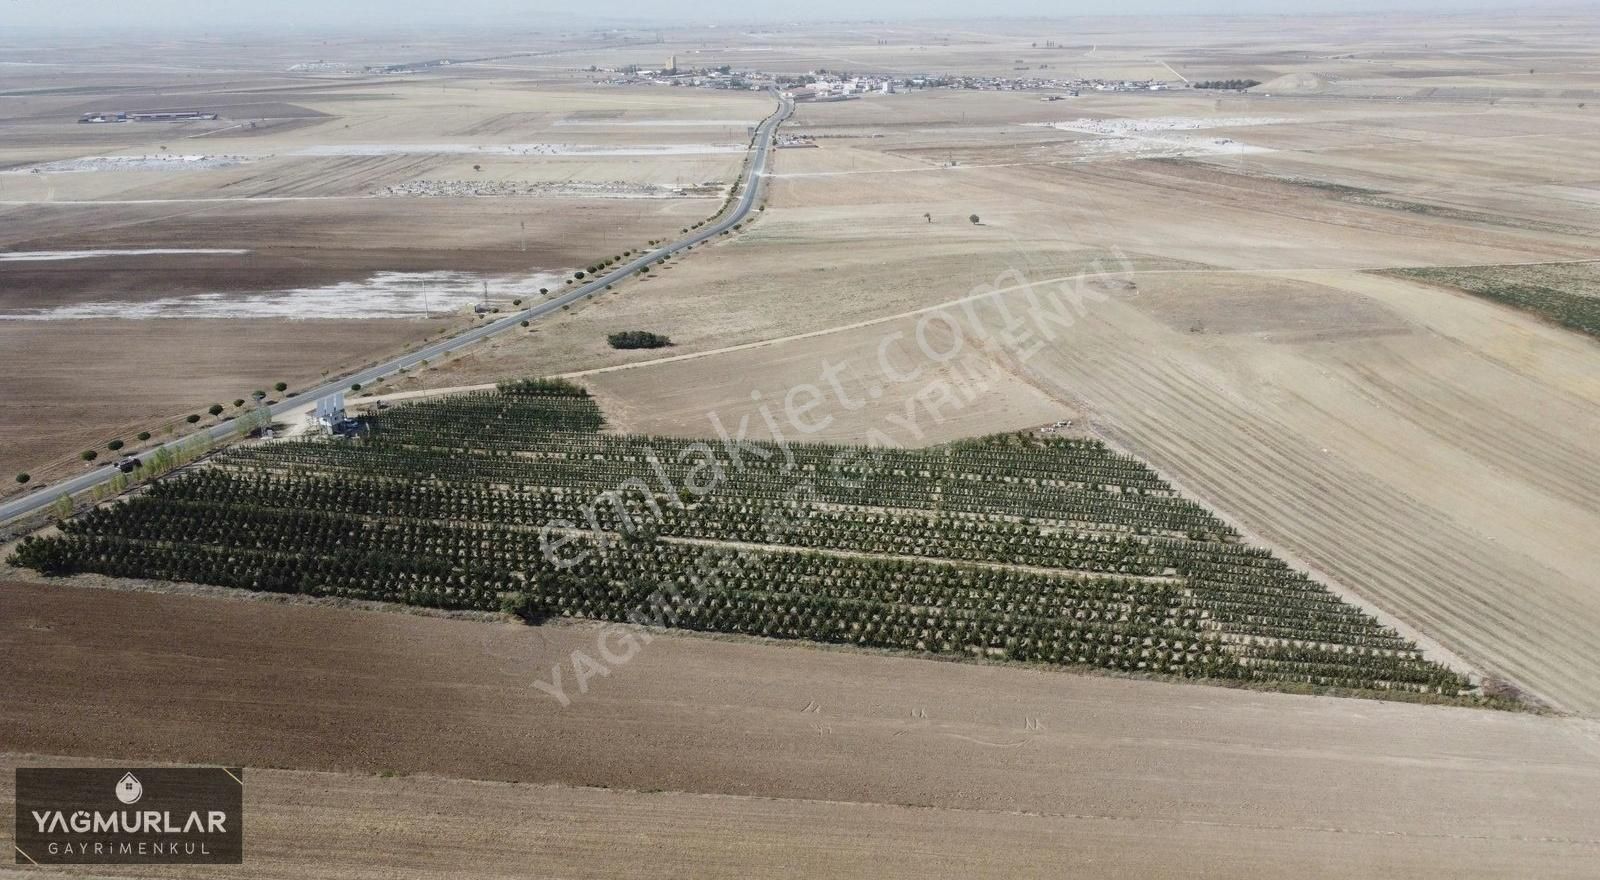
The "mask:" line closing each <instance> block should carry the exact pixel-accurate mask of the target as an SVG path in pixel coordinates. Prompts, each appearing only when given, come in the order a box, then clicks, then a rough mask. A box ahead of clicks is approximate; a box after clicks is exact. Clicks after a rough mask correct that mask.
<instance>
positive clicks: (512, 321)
mask: <svg viewBox="0 0 1600 880" xmlns="http://www.w3.org/2000/svg"><path fill="white" fill-rule="evenodd" d="M793 111H794V104H793V103H792V102H790V101H789V100H788V99H785V98H779V102H778V109H777V111H776V112H775V113H773V115H771V116H769V117H767V119H766V120H765V121H764V122H762V123H761V126H760V128H759V129H758V131H757V132H756V140H755V155H754V156H753V157H752V159H751V161H750V170H749V173H748V175H747V176H746V178H745V182H744V188H743V191H742V194H741V196H740V198H739V204H738V205H736V206H735V207H734V210H733V212H732V213H731V214H729V215H728V216H727V217H725V218H723V219H722V220H721V221H719V222H717V223H715V224H713V225H711V226H707V227H705V228H704V229H701V230H699V231H697V232H695V233H694V234H692V235H690V236H689V237H687V238H684V239H680V240H678V241H675V242H673V243H672V244H669V245H666V246H665V247H662V248H659V249H657V250H654V251H651V252H650V253H648V254H645V255H643V256H641V257H636V258H635V259H634V260H633V261H632V262H630V263H627V264H625V265H623V266H621V267H619V268H617V269H613V270H612V271H611V272H610V273H608V274H606V275H602V276H600V277H598V278H594V279H591V280H590V281H589V282H587V283H585V284H583V285H581V286H576V287H573V288H572V289H571V290H570V291H568V292H566V293H564V294H562V295H560V296H558V297H556V298H554V299H551V300H547V301H545V302H542V303H539V304H538V305H535V306H533V307H532V308H528V309H524V310H522V311H520V312H516V313H514V314H511V315H507V316H506V317H504V318H500V319H499V320H496V321H493V322H491V323H488V324H484V325H481V326H478V327H473V328H472V329H470V330H466V331H463V332H461V333H459V334H457V335H455V336H452V337H450V338H449V339H446V340H443V341H441V342H436V343H434V344H432V345H429V346H428V347H426V348H420V349H417V350H416V351H413V352H411V353H409V354H405V355H402V356H400V357H397V358H395V359H394V360H391V361H386V362H384V363H381V364H378V365H377V366H375V367H369V368H368V369H365V370H362V371H361V372H359V373H354V374H352V375H349V376H345V377H343V378H340V379H337V380H335V381H332V382H329V383H327V384H325V385H322V386H320V387H318V388H314V389H312V390H310V391H306V392H304V393H302V394H300V395H298V396H296V397H292V398H289V399H288V400H284V401H282V402H280V403H277V404H274V405H273V406H272V407H271V409H272V414H273V415H274V416H277V415H281V414H282V413H284V412H286V411H288V410H292V409H299V408H301V407H304V406H305V405H306V404H308V403H311V402H313V401H316V400H319V399H321V398H324V397H328V396H330V395H333V394H337V393H339V392H340V391H345V390H347V389H348V388H349V387H350V386H351V385H354V384H356V383H360V384H363V385H365V384H368V383H370V382H373V381H375V380H377V379H379V378H382V377H383V376H387V375H389V374H391V373H394V372H396V371H398V370H399V369H400V368H402V367H412V366H415V365H416V364H418V363H419V362H421V361H425V360H431V359H434V358H437V357H439V356H441V355H443V354H445V353H447V352H452V351H455V350H457V349H459V348H461V347H462V346H464V345H469V344H471V343H474V342H477V341H479V340H482V339H487V338H489V337H490V336H494V335H495V334H497V333H504V332H505V331H507V330H510V329H512V328H513V327H519V326H521V324H522V322H523V321H532V320H534V319H536V318H541V317H544V316H545V315H548V314H550V313H551V312H554V311H557V310H559V309H560V308H561V307H562V306H564V305H567V304H569V303H573V302H576V301H578V300H580V299H583V298H584V297H586V296H589V295H590V294H593V293H596V292H598V291H601V290H604V289H605V287H606V285H607V284H612V283H614V282H617V281H622V280H624V279H626V278H627V277H629V276H630V275H632V274H633V273H635V272H637V271H639V269H641V268H643V267H644V266H646V265H648V264H650V263H653V262H655V261H656V260H659V259H661V258H663V257H667V256H671V255H672V254H676V253H678V252H679V251H682V250H684V249H685V248H688V247H689V246H691V245H696V244H699V243H700V242H703V241H706V240H707V239H710V238H712V237H714V236H717V235H720V234H722V233H723V232H724V231H725V230H728V229H732V228H733V225H734V224H735V223H739V222H741V221H743V220H744V218H745V217H746V216H748V215H749V213H750V211H751V209H752V208H753V207H755V203H756V196H757V195H758V190H759V189H760V184H761V175H762V174H763V173H764V172H765V171H766V168H767V159H768V157H769V155H770V154H771V152H772V143H773V139H774V137H775V135H776V132H777V130H778V125H779V124H781V123H782V122H783V121H784V120H785V119H787V118H788V116H789V114H790V113H791V112H793ZM235 430H236V426H235V425H234V423H232V422H224V423H222V424H219V425H215V426H213V427H212V428H210V429H209V431H208V432H207V433H209V434H210V436H211V437H212V438H213V439H217V440H220V439H222V438H224V437H227V436H229V435H231V434H233V433H234V431H235ZM195 436H199V435H195V434H191V435H189V437H184V438H180V439H177V440H173V441H171V442H170V443H167V444H165V445H166V446H167V447H177V446H178V445H179V444H181V443H184V442H186V441H189V440H190V439H191V438H193V437H195ZM153 451H154V450H153V449H152V450H147V451H146V452H143V453H140V455H141V456H145V455H149V454H150V452H153ZM116 473H118V471H117V468H116V467H114V466H110V465H108V466H105V467H100V468H96V469H94V470H92V471H89V472H86V473H83V474H79V475H78V476H76V477H73V478H71V479H69V480H64V481H62V482H59V483H55V484H52V485H49V486H43V487H40V488H39V489H37V490H35V491H33V492H32V493H30V494H27V495H24V496H22V497H20V498H15V499H13V500H11V501H8V502H6V503H4V504H0V522H5V521H7V520H10V519H14V518H16V517H19V516H24V515H27V514H30V513H34V512H35V511H38V510H42V509H43V508H45V507H48V506H50V505H51V504H53V503H54V502H55V500H56V499H58V498H60V497H61V496H62V495H63V494H68V495H76V494H78V493H79V492H82V491H84V490H86V489H91V488H93V487H95V486H97V485H99V484H101V483H104V482H107V481H109V480H110V479H111V478H112V476H113V475H115V474H116Z"/></svg>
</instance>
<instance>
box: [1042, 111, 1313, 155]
mask: <svg viewBox="0 0 1600 880" xmlns="http://www.w3.org/2000/svg"><path fill="white" fill-rule="evenodd" d="M1293 121H1294V120H1292V119H1279V118H1275V117H1268V116H1233V117H1195V116H1156V117H1150V118H1146V119H1074V120H1071V121H1069V122H1042V123H1025V124H1028V125H1041V126H1044V127H1047V128H1054V129H1058V130H1060V131H1075V132H1080V133H1082V134H1092V135H1096V136H1097V137H1096V138H1095V139H1094V140H1085V141H1080V142H1078V143H1077V144H1075V145H1074V146H1077V147H1080V148H1081V149H1082V150H1083V153H1084V156H1085V158H1091V159H1092V158H1136V159H1137V158H1155V157H1178V156H1198V155H1206V156H1214V155H1237V154H1241V153H1270V152H1272V149H1271V148H1269V147H1258V146H1254V145H1252V144H1245V143H1240V142H1239V141H1236V140H1234V139H1233V138H1228V137H1208V136H1204V135H1192V134H1182V133H1181V132H1188V131H1199V130H1203V129H1209V128H1243V127H1249V126H1256V125H1282V124H1284V123H1289V122H1293Z"/></svg>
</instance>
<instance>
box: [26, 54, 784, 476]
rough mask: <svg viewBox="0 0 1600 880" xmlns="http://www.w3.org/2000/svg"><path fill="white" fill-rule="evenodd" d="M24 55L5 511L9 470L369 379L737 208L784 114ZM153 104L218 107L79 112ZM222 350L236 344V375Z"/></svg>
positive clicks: (448, 78)
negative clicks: (750, 151) (446, 336)
mask: <svg viewBox="0 0 1600 880" xmlns="http://www.w3.org/2000/svg"><path fill="white" fill-rule="evenodd" d="M557 48H559V47H558V46H552V47H551V48H550V50H551V51H554V50H555V49H557ZM369 49H370V51H373V52H389V51H398V49H397V48H395V47H384V46H381V45H380V46H373V47H369ZM439 50H440V51H449V52H454V53H456V54H457V57H460V53H461V51H462V47H461V46H460V45H457V46H454V47H439ZM285 51H288V50H287V49H286V50H285ZM306 51H310V50H309V49H307V50H306ZM406 51H408V52H411V51H417V52H420V51H425V49H424V47H422V46H410V47H409V48H407V49H406ZM15 52H16V54H17V56H18V57H26V58H27V59H28V60H27V61H26V63H23V62H18V63H16V64H13V65H10V66H7V67H6V68H5V69H6V71H7V79H6V89H7V92H8V94H7V96H6V97H5V98H3V99H0V336H3V337H4V339H5V340H6V344H4V345H3V346H0V351H3V352H4V353H5V355H4V368H5V373H6V376H7V383H8V384H9V385H10V386H12V387H11V388H8V389H7V393H5V394H3V395H0V424H4V425H5V426H6V429H5V431H4V436H3V437H0V471H3V472H4V473H6V474H7V478H6V481H5V484H4V487H5V488H4V491H5V492H6V493H7V494H9V493H10V492H12V491H14V490H15V488H16V484H15V483H13V482H12V481H11V477H10V475H11V474H14V473H17V472H21V471H27V472H30V473H31V474H32V475H33V476H34V478H35V485H37V483H38V481H41V480H50V479H54V478H55V477H58V476H64V475H67V474H70V473H72V471H73V468H74V467H75V465H74V464H73V461H74V460H75V456H76V455H77V453H78V452H79V450H81V449H83V448H85V447H91V448H92V447H98V446H103V445H104V444H105V443H106V442H108V441H110V440H112V439H114V438H115V437H117V436H119V433H120V432H123V431H124V430H125V427H124V426H127V427H128V428H132V429H133V430H140V429H143V430H149V431H152V432H157V431H158V430H159V428H160V426H161V424H162V423H163V422H164V421H165V420H166V419H169V418H171V417H172V416H174V415H180V414H183V413H186V412H190V411H193V410H195V409H197V408H198V409H204V408H205V407H206V406H208V405H209V404H210V403H211V402H212V400H213V399H217V398H221V399H223V400H232V399H234V398H235V397H239V396H246V395H247V394H248V392H249V391H250V390H252V389H254V388H258V387H263V386H265V385H270V384H271V383H272V382H273V381H278V380H286V379H289V377H290V376H295V377H298V378H299V379H302V380H303V379H306V378H314V377H316V376H319V375H320V374H321V373H322V371H324V370H327V371H330V372H332V373H337V372H340V371H342V370H345V369H348V368H351V367H354V366H357V365H360V364H362V363H366V362H370V361H371V360H374V359H377V358H378V356H379V355H382V354H386V353H392V352H397V351H399V350H401V349H403V348H405V347H407V346H408V345H411V344H415V343H417V342H419V341H421V340H422V339H424V338H426V337H429V336H432V335H434V334H435V333H437V332H438V331H439V330H440V329H441V328H442V327H443V326H446V324H443V323H440V320H439V319H441V318H450V319H451V321H450V325H451V326H459V325H460V323H461V321H462V320H463V319H462V317H461V316H462V312H463V310H466V309H469V308H470V306H471V305H472V304H474V303H475V302H478V301H481V299H482V298H483V297H484V295H485V293H486V292H487V295H488V296H489V297H490V299H491V300H492V301H494V302H496V303H498V304H501V305H505V304H507V303H508V302H509V301H510V300H513V299H518V298H528V297H532V296H536V295H537V294H538V291H539V289H540V288H543V287H551V288H554V287H559V286H560V276H561V275H562V274H563V273H565V272H569V271H571V270H572V269H573V268H574V267H580V266H585V265H588V264H590V263H592V262H594V261H595V260H597V259H599V258H600V257H602V256H610V255H612V254H615V253H620V252H621V251H623V250H625V249H629V248H635V247H638V246H640V245H642V244H643V243H644V242H645V241H647V240H649V239H654V238H663V237H666V236H667V235H669V234H675V233H676V232H677V230H678V229H680V228H682V227H683V226H687V225H689V224H690V223H693V222H695V221H698V220H700V219H702V218H704V217H706V216H708V215H710V214H712V213H714V212H715V211H716V210H717V208H718V206H719V205H720V204H721V202H722V199H723V196H724V193H725V192H726V189H727V187H728V186H729V185H730V184H731V182H732V181H733V180H734V178H735V177H736V176H737V173H738V169H739V166H740V163H741V162H742V160H743V151H744V144H745V142H746V140H747V139H748V134H747V132H746V126H748V125H750V124H753V123H754V122H756V121H758V120H759V119H760V118H761V117H762V116H764V115H766V114H767V113H769V112H770V111H771V101H770V99H768V98H767V97H766V96H765V95H751V94H716V93H711V92H709V91H704V90H681V89H680V90H667V89H659V88H657V89H648V88H639V89H632V90H627V91H624V90H619V89H615V88H609V87H604V86H600V85H597V84H595V83H593V82H591V81H590V79H591V78H590V77H587V76H585V75H583V74H581V73H580V72H574V71H563V72H560V73H550V74H544V75H537V74H531V73H518V74H515V75H512V76H509V77H508V76H505V75H502V74H497V73H494V72H491V71H486V70H475V71H467V70H466V69H464V68H463V69H462V71H461V72H460V73H454V72H452V73H451V74H450V75H445V74H435V75H431V76H420V75H419V76H386V77H380V76H369V75H357V74H344V75H338V76H333V75H326V74H322V75H319V74H316V73H314V72H305V71H292V70H288V69H287V68H288V67H289V65H290V64H292V63H295V62H288V63H285V64H282V65H273V66H271V67H270V68H268V67H267V65H268V64H269V63H270V62H268V61H267V60H265V59H263V58H261V57H258V56H255V55H251V56H250V57H251V58H252V63H254V64H257V65H259V66H260V67H261V69H254V70H250V71H241V70H238V69H236V68H235V67H234V66H233V65H234V64H236V63H238V62H237V59H235V58H232V57H231V56H228V55H227V54H226V50H225V48H224V47H218V46H209V45H206V44H196V45H192V46H188V47H186V48H181V49H179V50H177V51H176V55H177V56H179V57H184V58H186V59H188V60H189V61H191V62H192V63H193V64H194V66H195V69H197V70H199V71H201V72H200V73H195V72H194V71H183V72H177V71H165V70H161V69H143V68H137V67H136V66H133V63H132V62H131V61H125V60H123V56H122V55H121V54H119V53H118V52H116V51H111V52H109V53H108V55H109V57H107V58H104V59H102V60H101V61H100V62H99V63H87V62H84V61H83V59H81V58H75V57H73V56H71V55H70V54H68V53H62V52H57V53H54V54H51V53H41V52H38V51H25V50H24V49H21V48H19V49H17V50H15ZM185 53H188V54H185ZM423 57H427V56H423ZM299 60H301V61H303V60H305V59H304V58H301V59H299ZM378 60H383V61H392V60H394V59H393V58H392V57H385V56H383V55H379V56H378V57H377V58H372V57H370V56H369V63H372V62H375V61H378ZM413 60H415V59H413ZM124 65H129V66H126V67H125V66H124ZM13 72H14V73H15V77H13V76H12V74H13ZM151 107H193V108H197V109H204V110H209V111H212V112H216V113H218V114H220V117H221V118H219V119H218V120H216V121H201V122H189V123H175V124H162V123H152V124H139V123H130V124H103V125H81V124H79V123H78V121H77V120H78V117H79V116H80V115H81V114H83V113H86V112H90V111H96V110H112V109H122V110H136V109H141V108H151ZM429 315H431V316H433V320H428V316H429ZM156 320H159V322H160V323H159V324H153V323H152V321H156ZM323 322H331V323H326V324H324V323H323ZM241 338H242V339H248V340H250V344H249V345H248V346H240V345H238V342H237V340H239V339H241ZM63 341H65V344H63ZM224 341H226V348H228V349H231V350H232V351H233V352H235V354H234V355H233V356H232V357H227V358H225V359H224V362H222V363H218V358H217V357H213V356H212V354H213V353H214V354H216V355H223V354H224V352H223V351H222V348H223V347H224V346H222V345H219V344H218V343H222V342H224ZM91 343H92V344H93V345H94V351H95V357H94V358H92V359H91V360H89V361H88V362H87V363H86V362H84V360H83V359H82V357H81V354H80V353H81V352H82V351H83V350H84V349H85V347H86V346H88V345H90V344H91ZM241 347H248V348H249V349H251V350H250V351H249V352H247V353H246V352H239V351H238V350H239V349H240V348H241ZM41 355H44V356H43V357H41ZM175 356H176V357H182V358H183V359H184V362H183V363H182V364H179V365H177V366H176V368H173V367H172V365H171V361H172V359H173V358H174V357H175ZM197 375H199V376H203V377H205V380H204V381H199V382H197V381H195V377H196V376H197ZM291 381H293V380H291ZM129 384H136V385H137V386H138V387H137V389H136V390H135V391H134V393H129V391H130V389H129V388H128V387H127V386H128V385H129ZM13 389H15V390H13ZM62 399H67V400H71V401H73V403H74V405H73V406H54V407H52V406H44V405H42V404H45V403H48V402H51V401H58V400H62ZM86 413H94V414H95V418H94V419H93V420H86V419H85V418H84V416H85V414H86ZM76 466H81V465H76Z"/></svg>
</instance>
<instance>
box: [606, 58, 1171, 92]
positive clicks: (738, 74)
mask: <svg viewBox="0 0 1600 880" xmlns="http://www.w3.org/2000/svg"><path fill="white" fill-rule="evenodd" d="M590 70H591V72H594V73H605V74H608V75H609V76H608V77H607V78H606V79H604V80H603V82H605V83H608V84H610V85H639V84H646V83H650V84H655V85H666V86H682V87H687V88H701V89H736V90H740V91H766V90H769V89H777V90H779V91H782V92H783V93H784V94H786V95H788V96H789V97H791V98H793V99H794V100H796V101H801V102H804V101H811V102H821V101H849V100H853V99H856V98H860V97H863V96H865V95H893V94H898V93H903V92H911V91H917V90H920V89H967V90H972V91H983V92H1034V91H1039V92H1050V93H1052V94H1050V95H1049V96H1046V97H1045V98H1043V100H1060V99H1061V98H1063V97H1077V96H1079V95H1081V94H1082V93H1084V92H1091V91H1092V92H1159V91H1165V90H1168V89H1176V88H1188V87H1189V84H1187V83H1181V82H1180V83H1172V82H1168V81H1166V80H1155V79H1151V80H1107V79H1077V78H1074V79H1060V78H1055V77H1046V76H955V75H935V74H914V75H910V76H899V75H886V74H868V75H853V74H849V73H842V72H835V71H827V70H817V71H814V72H812V73H808V74H801V75H799V76H795V75H792V74H791V75H785V74H772V73H765V72H761V71H753V70H733V69H732V68H731V67H729V66H728V65H723V66H721V67H712V68H680V67H679V66H678V60H677V57H676V56H668V57H667V59H666V63H665V64H663V65H662V66H661V67H660V68H657V69H648V68H642V67H639V66H638V65H627V66H625V67H618V68H600V67H595V68H591V69H590Z"/></svg>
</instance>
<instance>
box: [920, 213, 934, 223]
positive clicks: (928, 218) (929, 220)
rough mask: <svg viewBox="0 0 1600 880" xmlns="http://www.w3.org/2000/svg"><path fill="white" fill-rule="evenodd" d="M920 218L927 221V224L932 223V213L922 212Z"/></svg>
mask: <svg viewBox="0 0 1600 880" xmlns="http://www.w3.org/2000/svg"><path fill="white" fill-rule="evenodd" d="M922 217H923V219H924V220H927V221H928V222H929V223H932V222H933V212H932V211H924V212H923V213H922Z"/></svg>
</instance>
